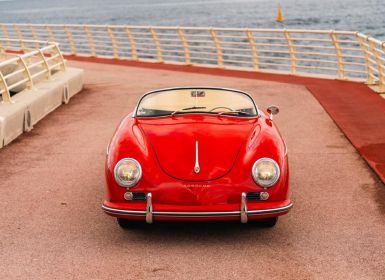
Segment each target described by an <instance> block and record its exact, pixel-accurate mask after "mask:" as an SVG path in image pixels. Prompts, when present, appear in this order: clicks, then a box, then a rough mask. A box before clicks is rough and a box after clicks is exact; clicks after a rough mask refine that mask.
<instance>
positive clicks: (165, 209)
mask: <svg viewBox="0 0 385 280" xmlns="http://www.w3.org/2000/svg"><path fill="white" fill-rule="evenodd" d="M139 207H140V206H139ZM292 207H293V203H292V202H291V201H290V200H285V201H283V202H279V203H276V202H263V203H248V202H247V199H246V194H245V193H242V196H241V204H240V205H239V204H238V205H226V206H221V207H218V206H214V207H203V206H195V207H183V208H184V209H182V207H178V208H179V209H175V208H176V207H172V206H164V205H153V204H152V195H151V193H149V194H147V199H146V204H145V210H140V209H137V208H138V207H131V208H132V209H127V203H119V204H116V203H109V202H105V203H104V204H103V205H102V209H103V211H104V212H106V213H107V214H109V215H111V216H115V217H121V218H127V219H130V218H132V219H143V218H145V220H146V222H147V223H152V222H153V220H154V218H156V219H157V220H158V219H159V220H240V221H241V222H242V223H247V221H248V220H249V219H262V218H268V217H274V216H279V215H283V214H286V213H287V212H289V210H290V209H291V208H292ZM143 208H144V207H143V205H142V209H143ZM154 208H155V210H154ZM172 208H174V209H172ZM208 208H211V209H208ZM219 208H221V209H219ZM235 208H237V209H238V210H234V209H235ZM192 210H193V211H192Z"/></svg>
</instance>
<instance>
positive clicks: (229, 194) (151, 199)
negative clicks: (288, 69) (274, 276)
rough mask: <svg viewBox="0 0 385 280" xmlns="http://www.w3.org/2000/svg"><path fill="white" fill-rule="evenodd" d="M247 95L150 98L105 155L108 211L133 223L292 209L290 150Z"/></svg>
mask: <svg viewBox="0 0 385 280" xmlns="http://www.w3.org/2000/svg"><path fill="white" fill-rule="evenodd" d="M278 111H279V110H278V107H276V106H270V107H269V108H268V109H267V112H268V113H269V116H265V115H264V114H263V113H262V112H261V111H260V110H259V109H258V108H257V106H256V105H255V103H254V101H253V99H252V98H251V97H250V95H248V94H247V93H245V92H242V91H239V90H234V89H224V88H211V87H194V88H192V87H188V88H187V87H184V88H168V89H161V90H156V91H152V92H149V93H146V94H145V95H144V96H143V97H142V98H141V99H140V100H139V103H138V105H137V106H136V108H135V110H134V112H133V113H131V114H129V115H128V116H127V117H126V118H124V119H123V121H122V122H121V124H120V125H119V127H118V129H117V131H116V133H115V135H114V136H113V138H112V140H111V143H110V145H109V147H108V150H107V160H106V167H105V176H106V195H107V199H106V200H105V201H104V203H103V206H102V209H103V210H104V211H105V212H106V213H107V214H109V215H111V216H114V217H117V220H118V223H119V225H120V226H121V227H123V228H127V227H130V225H131V224H132V223H133V221H134V220H143V221H144V220H145V221H146V222H147V223H152V222H153V221H160V220H194V221H197V220H199V221H203V220H240V221H241V222H242V223H246V222H248V221H252V220H259V222H260V223H261V224H263V225H265V226H274V225H275V224H276V222H277V219H278V216H280V215H283V214H286V213H287V212H288V211H289V210H290V209H291V207H292V205H293V204H292V202H291V201H290V199H289V195H288V177H289V171H288V158H287V149H286V146H285V142H284V141H283V140H282V138H281V135H280V133H279V132H278V130H277V128H276V127H275V125H274V123H273V115H275V114H277V113H278Z"/></svg>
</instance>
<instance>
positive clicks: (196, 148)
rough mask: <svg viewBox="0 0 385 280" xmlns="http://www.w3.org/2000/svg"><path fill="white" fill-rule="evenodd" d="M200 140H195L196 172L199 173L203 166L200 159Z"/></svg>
mask: <svg viewBox="0 0 385 280" xmlns="http://www.w3.org/2000/svg"><path fill="white" fill-rule="evenodd" d="M198 153H199V152H198V141H195V166H194V172H195V174H198V173H199V172H200V171H201V168H200V166H199V159H198Z"/></svg>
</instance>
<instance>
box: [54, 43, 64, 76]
mask: <svg viewBox="0 0 385 280" xmlns="http://www.w3.org/2000/svg"><path fill="white" fill-rule="evenodd" d="M53 49H54V51H55V52H56V53H57V55H58V59H57V60H58V61H59V62H58V63H60V68H61V69H62V70H63V71H65V70H66V64H65V60H64V57H63V54H62V53H61V51H60V49H59V45H58V44H57V43H54V47H53Z"/></svg>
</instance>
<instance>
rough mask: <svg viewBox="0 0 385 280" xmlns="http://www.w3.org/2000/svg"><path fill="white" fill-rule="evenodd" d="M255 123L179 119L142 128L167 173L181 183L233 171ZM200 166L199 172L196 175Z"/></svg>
mask: <svg viewBox="0 0 385 280" xmlns="http://www.w3.org/2000/svg"><path fill="white" fill-rule="evenodd" d="M255 122H256V119H252V120H251V119H243V120H240V118H231V117H216V116H215V117H207V116H206V117H197V116H190V117H189V116H175V117H172V118H165V119H164V120H162V119H161V120H159V119H157V120H151V121H150V120H144V121H140V122H139V126H140V128H141V129H142V131H143V132H144V134H145V135H146V137H147V139H148V140H149V143H150V145H151V146H152V148H153V150H154V151H155V154H156V157H157V160H158V162H159V165H160V166H161V168H162V169H163V171H164V172H165V173H167V174H168V175H169V176H172V177H174V178H176V179H180V180H186V181H207V180H214V179H218V178H220V177H222V176H224V175H226V174H227V173H228V172H229V171H230V170H231V168H232V167H233V165H234V163H235V161H236V159H237V156H238V153H239V151H240V148H241V146H242V145H243V144H244V143H245V141H246V140H247V139H248V136H249V134H250V131H251V130H252V128H253V127H254V125H255ZM196 154H197V155H196ZM196 164H199V172H195V171H196V170H195V171H194V167H195V166H196ZM154 175H155V174H154ZM155 176H156V175H155Z"/></svg>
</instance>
